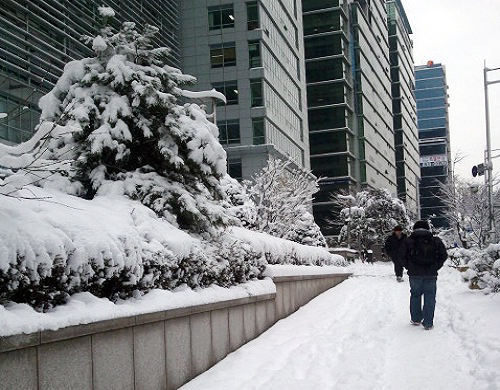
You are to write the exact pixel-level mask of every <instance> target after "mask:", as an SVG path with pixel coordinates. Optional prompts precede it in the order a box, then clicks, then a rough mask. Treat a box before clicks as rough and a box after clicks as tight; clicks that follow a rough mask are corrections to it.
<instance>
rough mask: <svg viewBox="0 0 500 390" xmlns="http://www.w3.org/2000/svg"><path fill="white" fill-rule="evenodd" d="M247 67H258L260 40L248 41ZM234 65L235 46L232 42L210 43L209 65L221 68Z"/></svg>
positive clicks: (259, 63)
mask: <svg viewBox="0 0 500 390" xmlns="http://www.w3.org/2000/svg"><path fill="white" fill-rule="evenodd" d="M248 58H249V63H248V66H249V68H258V67H260V66H262V65H261V63H262V59H261V55H260V42H259V41H250V42H248ZM235 65H236V46H235V43H234V42H224V43H217V44H214V45H210V66H211V67H212V68H223V67H228V66H235Z"/></svg>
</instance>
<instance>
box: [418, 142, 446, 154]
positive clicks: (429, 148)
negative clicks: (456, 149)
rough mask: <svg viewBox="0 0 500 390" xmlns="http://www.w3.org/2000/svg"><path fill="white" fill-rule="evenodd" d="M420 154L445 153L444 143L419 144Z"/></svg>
mask: <svg viewBox="0 0 500 390" xmlns="http://www.w3.org/2000/svg"><path fill="white" fill-rule="evenodd" d="M420 154H421V155H423V156H429V155H433V154H446V144H444V143H440V144H431V145H420Z"/></svg>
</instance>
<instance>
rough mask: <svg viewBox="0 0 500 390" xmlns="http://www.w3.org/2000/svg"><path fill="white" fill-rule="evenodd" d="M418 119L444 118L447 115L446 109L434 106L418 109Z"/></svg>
mask: <svg viewBox="0 0 500 390" xmlns="http://www.w3.org/2000/svg"><path fill="white" fill-rule="evenodd" d="M417 116H418V119H430V118H444V117H446V109H445V108H444V107H442V108H434V109H427V110H417Z"/></svg>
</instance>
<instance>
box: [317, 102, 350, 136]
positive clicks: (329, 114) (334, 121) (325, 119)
mask: <svg viewBox="0 0 500 390" xmlns="http://www.w3.org/2000/svg"><path fill="white" fill-rule="evenodd" d="M308 117H309V130H310V131H314V130H323V129H335V128H339V127H345V125H346V120H345V108H344V107H328V108H320V109H315V110H309V111H308Z"/></svg>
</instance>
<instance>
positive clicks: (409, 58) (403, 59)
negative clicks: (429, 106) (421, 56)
mask: <svg viewBox="0 0 500 390" xmlns="http://www.w3.org/2000/svg"><path fill="white" fill-rule="evenodd" d="M387 21H388V24H389V49H390V54H389V58H390V62H391V80H392V90H391V93H392V112H393V115H394V116H393V128H394V144H395V147H396V175H397V186H398V197H399V198H400V199H401V200H402V201H403V202H404V203H405V205H406V208H407V210H409V211H411V212H412V213H413V214H414V215H415V217H418V215H419V195H418V183H419V181H420V165H419V150H418V128H417V108H416V102H415V95H414V90H415V76H414V63H413V42H412V41H411V39H410V34H412V31H411V27H410V23H409V22H408V18H407V16H406V13H405V10H404V8H403V5H402V4H401V0H389V1H387Z"/></svg>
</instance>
